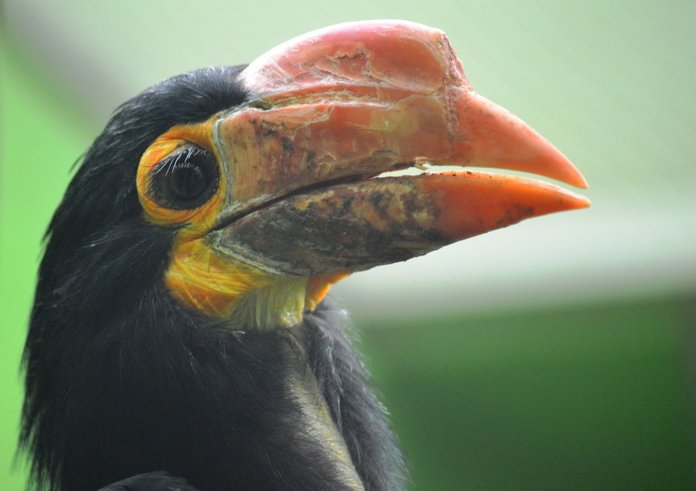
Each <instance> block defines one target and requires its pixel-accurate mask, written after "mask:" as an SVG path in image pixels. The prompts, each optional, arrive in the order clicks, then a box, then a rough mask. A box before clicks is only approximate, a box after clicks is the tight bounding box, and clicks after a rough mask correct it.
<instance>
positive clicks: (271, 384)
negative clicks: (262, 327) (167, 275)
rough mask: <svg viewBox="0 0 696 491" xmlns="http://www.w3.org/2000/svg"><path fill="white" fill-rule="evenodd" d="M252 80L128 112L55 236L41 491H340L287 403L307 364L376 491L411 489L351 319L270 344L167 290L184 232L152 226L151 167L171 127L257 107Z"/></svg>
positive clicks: (314, 320)
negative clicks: (298, 359)
mask: <svg viewBox="0 0 696 491" xmlns="http://www.w3.org/2000/svg"><path fill="white" fill-rule="evenodd" d="M240 69H241V67H231V68H211V69H205V70H200V71H197V72H192V73H190V74H185V75H181V76H178V77H174V78H172V79H170V80H168V81H166V82H163V83H162V84H160V85H158V86H155V87H153V88H152V89H149V90H147V91H145V92H144V93H142V94H141V95H139V96H138V97H136V98H134V99H133V100H131V101H129V102H127V103H125V104H124V105H122V106H121V107H120V108H119V109H118V110H117V112H116V113H115V114H114V116H113V117H112V119H111V120H110V121H109V123H108V124H107V126H106V128H105V130H104V132H103V133H102V134H101V135H100V136H99V137H98V138H97V139H96V140H95V142H94V144H93V145H92V146H91V148H90V149H89V150H88V152H87V153H86V155H85V157H84V160H83V162H82V164H81V165H80V167H79V168H78V169H77V171H76V174H75V176H74V178H73V180H72V181H71V183H70V185H69V187H68V190H67V191H66V194H65V197H64V199H63V201H62V203H61V205H60V206H59V208H58V210H57V211H56V213H55V215H54V217H53V219H52V221H51V224H50V226H49V229H48V232H47V235H46V250H45V254H44V258H43V260H42V263H41V267H40V269H39V280H38V285H37V290H36V298H35V303H34V307H33V310H32V316H31V323H30V329H29V333H28V336H27V342H26V346H25V352H24V368H25V371H26V396H25V403H24V408H23V427H22V434H21V443H22V445H23V447H24V448H25V449H27V450H28V452H29V453H30V454H31V456H32V476H33V480H34V483H35V487H36V488H45V489H50V490H52V491H57V490H62V491H81V490H84V491H94V490H95V489H98V488H100V487H103V486H108V485H109V483H112V482H116V481H119V480H122V479H127V478H128V477H129V476H135V475H137V474H142V473H150V472H152V471H158V470H163V471H166V472H168V473H169V474H171V475H172V476H181V478H183V479H185V480H186V481H187V482H188V483H190V485H191V486H195V488H198V489H200V490H202V491H218V490H223V489H225V490H227V489H259V490H262V489H279V490H280V489H342V487H341V484H339V483H338V482H337V477H336V476H335V471H334V466H333V465H332V463H331V462H330V461H329V457H328V456H327V455H326V452H324V451H323V450H324V449H322V448H320V446H318V445H317V444H316V442H314V441H312V440H311V439H308V438H303V432H302V421H301V414H300V410H299V408H298V407H297V403H296V401H294V400H293V399H292V398H291V397H289V396H288V395H287V394H286V391H284V384H285V379H284V374H285V372H286V370H287V367H288V365H289V364H290V363H291V362H292V360H289V359H288V358H289V353H297V352H298V351H299V354H300V356H303V357H305V358H306V360H307V363H308V366H309V367H311V369H312V370H313V372H314V374H315V377H316V379H317V381H318V384H319V387H320V389H321V391H322V394H323V395H324V397H325V399H326V401H327V404H328V406H329V408H330V412H331V415H332V417H333V419H334V421H335V423H336V425H337V427H338V428H339V429H340V431H341V433H342V435H343V437H344V439H345V441H346V444H347V447H348V449H349V451H350V455H351V458H352V460H353V463H354V465H355V467H356V469H357V471H358V474H359V475H360V477H361V478H362V480H363V481H364V484H365V487H366V489H368V490H373V489H374V490H382V489H399V488H401V486H402V484H403V481H404V478H403V476H404V471H403V463H402V458H401V455H400V452H399V450H398V447H397V445H396V443H395V440H394V437H393V436H392V434H391V432H390V430H389V427H388V424H387V421H386V418H385V415H384V410H383V408H382V406H381V405H380V404H379V403H378V402H377V399H376V398H375V397H374V395H373V393H372V392H371V390H370V388H369V386H370V383H369V377H368V375H367V372H366V371H365V369H364V367H363V365H362V363H361V362H360V359H359V357H358V355H357V354H356V352H355V351H354V349H353V348H352V347H351V344H350V342H349V340H348V338H347V337H346V335H345V333H344V332H343V330H342V325H345V324H346V323H345V322H344V320H341V319H340V317H341V314H340V313H337V312H336V311H334V310H332V309H330V308H328V307H326V306H321V307H320V308H319V309H318V310H317V311H316V312H315V313H311V314H308V315H306V317H305V321H304V323H303V325H301V326H297V327H296V328H294V329H279V330H275V331H270V332H261V331H258V330H254V329H246V327H247V326H231V325H228V324H225V323H223V322H220V323H217V324H216V323H213V322H212V321H211V320H210V319H207V318H204V317H203V316H201V315H199V314H197V313H196V312H193V311H191V310H187V309H186V308H184V307H182V306H181V305H180V304H178V303H177V302H176V301H175V300H174V299H173V298H172V297H171V295H170V294H169V292H168V291H167V289H166V288H165V287H164V285H163V281H162V277H163V272H164V271H165V269H166V266H167V264H168V262H169V251H170V249H171V246H172V242H173V239H174V236H175V233H176V230H173V229H171V228H169V229H166V228H160V227H156V226H154V225H152V224H150V223H148V222H147V221H146V220H145V219H144V218H143V214H142V210H141V207H140V204H139V202H138V197H137V192H136V188H135V175H136V169H137V165H138V161H139V159H140V155H141V154H142V153H143V152H144V150H145V149H146V148H147V146H148V145H149V144H150V143H151V142H152V141H153V140H154V139H155V138H156V137H157V136H158V135H159V134H161V133H163V132H164V131H166V130H167V129H168V128H170V127H171V126H173V125H175V124H182V123H188V122H195V121H204V120H206V119H208V118H209V117H210V116H211V115H213V114H214V113H216V112H218V111H221V110H224V109H229V108H232V107H234V106H236V105H239V104H241V103H243V102H244V101H246V100H247V99H248V98H249V94H246V93H245V92H244V91H243V90H241V89H240V87H239V86H238V84H237V82H236V77H237V75H238V73H239V71H240ZM298 340H301V341H300V342H299V345H298ZM150 476H152V474H150ZM141 479H144V480H141ZM147 482H148V478H147V477H144V478H141V477H136V478H134V480H133V481H131V484H132V483H136V484H138V485H140V484H139V483H146V484H147ZM152 482H156V481H152ZM165 482H166V481H165ZM174 482H176V481H174ZM131 484H129V482H128V481H125V483H122V484H121V485H120V486H129V485H131ZM133 485H134V484H133ZM182 485H183V484H182ZM107 489H129V488H128V487H126V488H123V487H121V488H119V487H115V488H113V487H110V488H107ZM133 489H150V488H147V487H145V488H138V487H135V488H133ZM152 489H160V488H152ZM161 489H168V488H166V487H165V488H161ZM175 489H176V488H175ZM182 489H191V488H182Z"/></svg>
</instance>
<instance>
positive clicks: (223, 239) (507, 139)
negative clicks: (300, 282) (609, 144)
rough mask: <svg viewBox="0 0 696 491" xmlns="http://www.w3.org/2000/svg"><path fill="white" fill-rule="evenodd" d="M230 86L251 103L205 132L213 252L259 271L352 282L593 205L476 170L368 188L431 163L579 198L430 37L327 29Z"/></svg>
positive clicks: (389, 24)
mask: <svg viewBox="0 0 696 491" xmlns="http://www.w3.org/2000/svg"><path fill="white" fill-rule="evenodd" d="M241 81H242V83H243V84H244V85H245V86H246V88H247V89H248V90H249V91H250V92H251V93H252V94H254V95H255V96H256V98H255V99H254V100H253V102H251V103H250V104H249V105H247V106H245V107H242V108H238V109H235V110H233V111H231V112H229V113H226V114H223V115H221V116H220V117H219V119H218V120H217V121H216V122H215V126H214V140H215V145H216V147H217V152H218V153H219V155H220V157H221V159H222V160H223V162H224V167H225V173H226V174H227V175H226V177H227V180H228V185H227V195H226V202H225V207H224V210H223V212H222V213H221V215H220V217H219V221H218V226H217V227H216V230H215V231H214V232H211V233H210V234H209V237H210V238H209V240H210V241H211V244H212V245H213V247H214V248H216V249H217V250H218V251H220V252H222V253H223V254H225V255H227V256H231V257H234V258H237V259H241V260H243V261H244V262H246V263H250V264H252V265H254V266H256V267H258V268H260V269H262V270H265V271H269V272H272V273H276V274H289V275H314V274H317V273H327V272H336V271H356V270H362V269H367V268H370V267H372V266H375V265H378V264H386V263H391V262H395V261H400V260H404V259H408V258H410V257H413V256H416V255H420V254H425V253H427V252H429V251H432V250H434V249H437V248H439V247H442V246H443V245H446V244H449V243H452V242H455V241H458V240H461V239H464V238H467V237H471V236H473V235H477V234H481V233H484V232H487V231H490V230H493V229H496V228H500V227H504V226H507V225H510V224H513V223H516V222H518V221H520V220H522V219H525V218H530V217H533V216H539V215H544V214H547V213H553V212H556V211H563V210H571V209H576V208H585V207H587V206H589V201H588V200H587V199H585V198H583V197H581V196H578V195H576V194H574V193H571V192H568V191H565V190H563V189H562V188H560V187H558V186H555V185H552V184H548V183H545V182H541V181H537V180H533V179H527V178H521V177H514V176H506V175H501V174H493V173H485V172H480V171H476V172H474V171H464V170H459V171H454V172H452V171H450V172H445V173H432V172H428V173H425V174H422V175H417V176H414V175H410V176H409V175H406V176H400V177H377V176H380V174H382V173H384V172H388V171H394V170H400V169H404V168H407V167H411V166H416V167H423V164H426V163H427V164H429V165H430V166H438V165H457V166H485V167H497V168H503V169H513V170H516V171H525V172H531V173H535V174H540V175H542V176H546V177H550V178H552V179H557V180H559V181H562V182H565V183H568V184H571V185H574V186H578V187H586V182H585V180H584V179H583V177H582V175H581V174H580V173H579V172H578V170H577V169H576V168H575V167H574V166H573V164H571V163H570V161H569V160H568V159H567V158H566V157H565V156H563V154H562V153H561V152H560V151H558V150H557V149H556V148H555V147H554V146H553V145H551V144H550V143H549V142H547V141H546V140H545V139H544V138H542V137H541V136H540V135H538V134H537V133H536V132H535V131H534V130H532V129H531V128H530V127H529V126H527V125H526V124H525V123H524V122H523V121H522V120H520V119H519V118H517V117H515V116H514V115H512V114H511V113H509V112H507V111H506V110H505V109H502V108H501V107H499V106H497V105H495V104H494V103H492V102H490V101H488V100H486V99H485V98H483V97H481V96H479V95H478V94H476V93H475V92H473V90H472V89H471V87H470V85H469V83H468V81H467V80H466V78H465V76H464V72H463V70H462V67H461V63H460V62H459V60H458V59H457V56H456V54H455V52H454V50H453V49H452V47H451V46H450V44H449V41H448V40H447V38H446V37H445V35H444V33H442V32H441V31H438V30H435V29H431V28H428V27H425V26H422V25H418V24H413V23H408V22H400V21H374V22H358V23H350V24H342V25H338V26H334V27H329V28H326V29H322V30H319V31H315V32H312V33H309V34H306V35H304V36H301V37H299V38H296V39H293V40H291V41H288V42H287V43H284V44H282V45H280V46H278V47H277V48H275V49H273V50H271V51H269V52H268V53H267V54H265V55H263V56H261V57H260V58H258V59H257V60H256V61H254V62H253V63H251V64H250V65H249V66H248V67H247V68H246V69H245V70H244V72H242V75H241ZM428 168H429V169H430V170H432V169H434V167H428Z"/></svg>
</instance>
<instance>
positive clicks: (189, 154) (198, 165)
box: [150, 144, 220, 210]
mask: <svg viewBox="0 0 696 491" xmlns="http://www.w3.org/2000/svg"><path fill="white" fill-rule="evenodd" d="M219 180H220V172H219V170H218V166H217V162H216V161H215V157H214V156H213V155H212V154H211V153H210V152H209V151H207V150H205V149H203V148H201V147H198V146H196V145H192V144H186V145H182V146H180V147H179V148H177V149H176V150H174V151H173V152H172V153H170V154H169V155H167V156H166V157H165V158H163V159H162V160H161V161H160V162H159V163H158V164H157V165H156V166H155V167H154V168H153V169H152V172H151V177H150V195H151V196H152V198H153V199H154V200H155V201H157V202H158V203H159V204H160V205H162V206H165V207H167V208H169V209H173V210H188V209H193V208H197V207H199V206H201V205H202V204H203V203H205V202H206V201H208V200H209V199H210V198H211V197H212V196H213V195H214V194H215V191H216V190H217V187H218V183H219Z"/></svg>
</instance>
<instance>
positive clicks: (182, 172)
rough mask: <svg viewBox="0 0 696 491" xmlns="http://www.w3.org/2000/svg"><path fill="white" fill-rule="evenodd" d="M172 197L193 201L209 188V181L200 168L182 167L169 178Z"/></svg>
mask: <svg viewBox="0 0 696 491" xmlns="http://www.w3.org/2000/svg"><path fill="white" fill-rule="evenodd" d="M168 182H169V187H170V191H171V195H172V197H173V198H176V199H178V200H191V199H195V198H197V197H198V196H200V195H201V194H202V193H203V192H204V191H205V189H206V187H207V184H208V183H207V179H206V176H205V175H204V174H203V171H202V170H201V168H200V167H195V166H189V165H185V166H184V165H180V166H178V167H176V168H174V169H173V170H172V172H171V174H170V176H169V178H168Z"/></svg>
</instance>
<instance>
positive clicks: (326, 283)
mask: <svg viewBox="0 0 696 491" xmlns="http://www.w3.org/2000/svg"><path fill="white" fill-rule="evenodd" d="M441 166H446V167H444V168H443V167H441ZM453 166H456V167H455V169H456V170H452V169H453ZM462 167H496V168H502V169H511V170H515V171H524V172H531V173H535V174H539V175H542V176H546V177H549V178H552V179H556V180H559V181H562V182H565V183H567V184H571V185H574V186H577V187H585V181H584V179H583V178H582V176H581V175H580V173H579V172H578V171H577V170H576V169H575V167H574V166H573V165H572V164H571V163H570V162H569V161H568V159H567V158H565V157H564V156H563V155H562V154H561V153H560V152H559V151H558V150H556V149H555V148H554V147H553V146H552V145H551V144H550V143H548V142H547V141H546V140H544V139H543V138H542V137H541V136H539V135H538V134H537V133H535V132H534V131H533V130H532V129H530V128H529V127H528V126H527V125H526V124H525V123H524V122H522V121H521V120H520V119H518V118H516V117H515V116H513V115H512V114H510V113H508V112H507V111H505V110H504V109H502V108H500V107H499V106H497V105H495V104H494V103H492V102H490V101H488V100H486V99H485V98H483V97H481V96H480V95H478V94H476V93H475V92H474V91H473V90H472V88H471V86H470V85H469V83H468V81H467V79H466V77H465V76H464V72H463V70H462V66H461V64H460V62H459V60H458V59H457V56H456V54H455V52H454V50H453V49H452V47H451V46H450V44H449V42H448V40H447V38H446V37H445V35H444V34H443V33H442V32H441V31H438V30H435V29H431V28H427V27H425V26H422V25H418V24H413V23H408V22H400V21H376V22H359V23H349V24H342V25H338V26H334V27H330V28H326V29H322V30H319V31H315V32H312V33H309V34H306V35H304V36H301V37H299V38H296V39H293V40H291V41H289V42H287V43H285V44H282V45H280V46H278V47H277V48H275V49H273V50H271V51H269V52H268V53H266V54H264V55H263V56H261V57H259V58H258V59H257V60H255V61H254V62H252V63H251V64H250V65H248V66H246V67H228V68H219V69H215V68H211V69H204V70H200V71H197V72H192V73H190V74H185V75H180V76H178V77H174V78H172V79H170V80H167V81H165V82H163V83H161V84H159V85H157V86H155V87H153V88H151V89H149V90H147V91H145V92H143V93H142V94H141V95H139V96H137V97H136V98H134V99H133V100H131V101H128V102H127V103H125V104H124V105H123V106H121V107H120V108H119V109H118V110H117V111H116V113H115V114H114V116H113V117H112V119H111V120H110V122H109V123H108V124H107V126H106V128H105V130H104V132H103V133H102V134H101V135H100V136H99V137H98V138H97V139H96V140H95V142H94V144H93V145H92V146H91V147H90V149H89V150H88V152H87V154H86V155H85V157H84V161H83V163H82V165H81V166H80V167H79V169H78V170H77V172H76V174H75V177H74V178H73V180H72V182H71V184H70V186H69V188H68V190H67V192H66V194H65V197H64V199H63V202H62V203H61V205H60V207H59V208H58V210H57V212H56V214H55V215H54V217H53V220H52V222H51V225H50V227H49V231H48V234H47V236H48V239H47V246H46V252H45V255H44V259H43V261H42V264H41V268H40V271H39V282H38V286H37V292H36V300H35V304H34V309H33V311H32V319H31V326H30V331H29V335H28V337H27V344H26V349H25V365H26V399H25V406H24V414H23V424H24V426H23V435H22V439H23V442H24V444H25V445H26V446H28V447H29V449H30V450H31V452H32V454H33V458H34V468H33V469H34V474H35V477H37V479H38V480H39V481H47V480H48V481H51V482H52V483H53V484H52V489H70V490H77V489H93V488H94V486H95V485H103V484H106V483H108V482H110V480H116V479H121V478H124V477H127V476H129V475H131V474H135V473H138V472H148V471H160V470H163V471H169V472H171V473H174V474H176V475H179V476H181V477H183V478H186V479H190V480H191V481H192V482H193V483H194V484H195V485H196V486H200V487H201V488H204V489H223V488H224V489H232V488H234V487H235V486H239V487H240V488H241V489H314V488H316V489H339V488H350V489H361V488H362V487H364V488H366V489H391V488H392V487H393V486H394V484H393V483H394V482H396V480H395V478H394V477H393V475H394V474H396V473H397V471H394V470H393V469H394V468H395V467H394V466H393V465H392V464H389V462H388V461H391V462H392V463H393V461H394V460H398V456H397V457H394V455H396V454H398V451H396V450H394V448H393V446H392V447H390V445H391V444H390V443H388V440H389V439H390V436H389V430H388V427H387V425H386V422H385V421H384V417H383V415H381V412H380V411H381V409H380V408H381V406H380V405H379V404H378V403H377V402H376V399H374V397H373V396H372V395H371V393H370V391H369V390H366V389H365V384H366V383H367V376H366V375H365V372H364V369H363V368H362V365H361V364H360V362H359V359H358V358H357V357H356V355H355V354H354V353H353V351H352V350H351V349H350V346H349V343H348V342H347V341H346V340H345V338H344V337H342V336H343V334H342V333H340V332H339V331H340V329H334V328H333V326H331V325H330V324H331V323H330V322H329V321H327V320H326V319H325V318H324V317H321V315H324V314H321V315H319V314H320V313H321V308H320V307H319V306H320V304H321V303H322V300H323V299H324V297H325V295H326V293H327V291H328V290H329V288H330V286H331V285H332V284H334V283H335V282H337V281H339V280H340V279H342V278H345V277H346V276H347V275H349V274H350V273H352V272H355V271H361V270H365V269H368V268H371V267H373V266H377V265H380V264H388V263H393V262H397V261H403V260H406V259H409V258H411V257H415V256H418V255H422V254H426V253H428V252H430V251H433V250H435V249H438V248H440V247H442V246H445V245H447V244H450V243H453V242H456V241H459V240H462V239H465V238H468V237H471V236H474V235H477V234H481V233H484V232H488V231H490V230H493V229H496V228H500V227H505V226H507V225H511V224H513V223H516V222H519V221H520V220H523V219H525V218H530V217H534V216H539V215H543V214H547V213H552V212H556V211H563V210H570V209H576V208H583V207H586V206H588V205H589V201H588V200H586V199H585V198H583V197H581V196H578V195H576V194H573V193H571V192H569V191H566V190H564V189H562V188H560V187H558V186H556V185H553V184H550V183H546V182H542V181H538V180H534V179H530V178H525V177H517V176H512V175H506V174H501V173H490V172H484V171H480V170H465V169H462ZM322 308H325V307H322ZM322 319H323V320H322ZM285 333H290V334H289V335H286V334H285ZM279 339H282V340H284V342H287V343H286V344H287V345H289V346H290V348H288V349H285V348H281V347H279V343H278V340H279ZM298 347H299V348H298ZM298 353H299V355H298ZM298 360H300V361H298ZM308 366H309V367H310V368H311V371H307V370H306V367H308ZM287 373H289V374H290V375H286V374H287ZM317 394H320V396H319V397H317ZM307 427H309V428H310V429H309V430H307ZM288 428H289V429H288ZM298 442H299V443H298ZM336 462H338V464H336ZM390 465H392V466H391V467H390ZM397 467H398V466H397ZM389 469H392V470H389ZM339 483H340V485H339Z"/></svg>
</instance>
